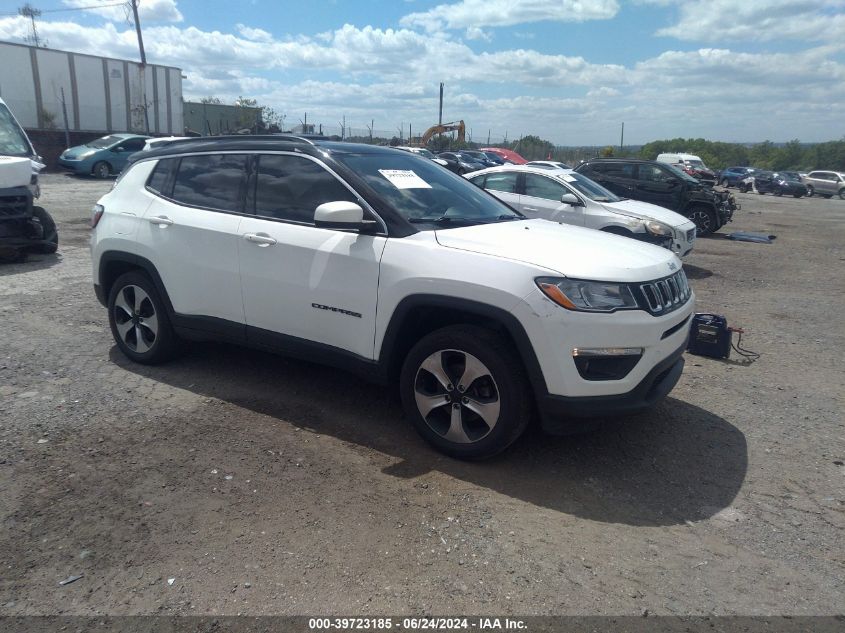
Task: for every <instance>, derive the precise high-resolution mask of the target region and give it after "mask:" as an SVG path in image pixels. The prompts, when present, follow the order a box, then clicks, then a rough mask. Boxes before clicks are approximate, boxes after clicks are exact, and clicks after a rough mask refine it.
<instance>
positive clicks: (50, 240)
mask: <svg viewBox="0 0 845 633" xmlns="http://www.w3.org/2000/svg"><path fill="white" fill-rule="evenodd" d="M32 217H33V218H34V219H35V220H37V221H38V222H39V224H41V228H42V235H43V236H44V237H43V238H42V239H43V240H44V243H42V244H36V245H35V246H32V247H30V249H29V250H31V251H32V252H33V253H43V254H45V255H50V254H52V253H55V252H56V251H57V250H59V232H58V230H57V229H56V222H55V221H54V220H53V218H52V217H51V216H50V214H49V213H47V211H46V210H44V209H43V208H42V207H32Z"/></svg>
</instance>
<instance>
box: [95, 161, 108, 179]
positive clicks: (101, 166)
mask: <svg viewBox="0 0 845 633" xmlns="http://www.w3.org/2000/svg"><path fill="white" fill-rule="evenodd" d="M91 173H92V174H93V175H94V176H95V177H96V178H100V179H105V178H108V177H109V176H111V165H109V164H108V163H107V162H106V161H104V160H101V161H100V162H98V163H96V164H95V165H94V168H93V169H92V170H91Z"/></svg>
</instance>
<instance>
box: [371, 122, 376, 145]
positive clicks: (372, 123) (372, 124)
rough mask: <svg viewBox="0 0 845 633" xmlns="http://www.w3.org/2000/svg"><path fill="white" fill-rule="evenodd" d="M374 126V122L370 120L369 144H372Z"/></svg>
mask: <svg viewBox="0 0 845 633" xmlns="http://www.w3.org/2000/svg"><path fill="white" fill-rule="evenodd" d="M375 126H376V120H375V119H370V143H372V142H373V128H375Z"/></svg>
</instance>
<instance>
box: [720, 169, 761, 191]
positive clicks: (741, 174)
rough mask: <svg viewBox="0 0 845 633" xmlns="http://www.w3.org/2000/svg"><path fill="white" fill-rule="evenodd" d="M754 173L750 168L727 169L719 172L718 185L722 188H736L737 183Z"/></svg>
mask: <svg viewBox="0 0 845 633" xmlns="http://www.w3.org/2000/svg"><path fill="white" fill-rule="evenodd" d="M754 171H755V170H754V168H752V167H728V168H727V169H723V170H722V171H721V172H719V184H720V185H722V186H723V187H738V186H739V183H740V182H741V181H742V180H743V179H744V178H748V177H749V176H750V175H751V174H753V173H754Z"/></svg>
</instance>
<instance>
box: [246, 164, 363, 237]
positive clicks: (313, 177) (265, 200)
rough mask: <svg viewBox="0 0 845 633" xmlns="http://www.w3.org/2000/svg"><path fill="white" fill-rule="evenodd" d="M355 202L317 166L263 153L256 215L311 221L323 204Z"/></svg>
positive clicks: (256, 193) (257, 183)
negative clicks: (316, 210) (342, 201)
mask: <svg viewBox="0 0 845 633" xmlns="http://www.w3.org/2000/svg"><path fill="white" fill-rule="evenodd" d="M338 200H344V201H347V202H357V198H356V197H355V195H354V194H353V193H352V192H351V191H349V189H347V188H346V187H345V186H344V185H343V184H342V183H341V182H340V181H339V180H338V179H337V178H335V177H334V176H333V175H332V174H330V173H329V172H328V171H326V170H325V169H323V168H322V167H321V166H320V165H318V164H317V163H315V162H314V161H311V160H308V159H307V158H301V157H299V156H283V155H274V154H263V155H262V156H261V158H260V159H259V160H258V169H257V170H256V178H255V214H256V215H260V216H262V217H265V218H278V219H280V220H292V221H294V222H307V223H309V224H310V223H313V222H314V209H316V208H317V207H318V206H320V205H321V204H323V203H324V202H335V201H338Z"/></svg>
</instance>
